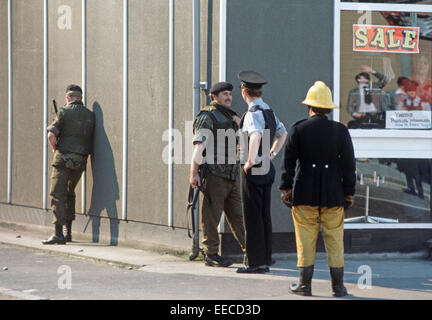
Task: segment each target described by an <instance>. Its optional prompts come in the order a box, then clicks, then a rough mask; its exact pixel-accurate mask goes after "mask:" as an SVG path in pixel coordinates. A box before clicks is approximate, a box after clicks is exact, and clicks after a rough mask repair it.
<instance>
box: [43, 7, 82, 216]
mask: <svg viewBox="0 0 432 320" xmlns="http://www.w3.org/2000/svg"><path fill="white" fill-rule="evenodd" d="M48 30H49V33H48V39H49V42H48V59H49V60H48V61H49V62H48V102H49V108H48V124H49V123H51V122H52V121H53V120H54V119H55V113H54V111H53V107H52V99H56V101H57V105H58V108H60V107H61V106H63V105H64V104H65V103H66V100H65V90H66V87H67V86H68V85H69V84H72V83H74V84H78V85H80V86H82V83H81V0H50V1H49V2H48ZM52 157H53V153H52V152H51V147H50V146H48V205H49V201H50V197H49V187H50V185H51V181H50V177H51V172H52V166H51V162H52ZM75 193H76V206H75V208H76V211H77V212H82V210H81V183H79V184H78V186H77V187H76V189H75Z"/></svg>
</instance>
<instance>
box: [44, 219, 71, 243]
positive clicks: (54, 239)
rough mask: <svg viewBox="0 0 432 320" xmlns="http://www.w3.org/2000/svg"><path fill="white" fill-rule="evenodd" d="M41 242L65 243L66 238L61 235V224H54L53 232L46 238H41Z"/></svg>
mask: <svg viewBox="0 0 432 320" xmlns="http://www.w3.org/2000/svg"><path fill="white" fill-rule="evenodd" d="M42 244H66V239H65V237H64V236H63V226H62V225H61V224H60V225H57V224H56V225H55V234H53V235H52V236H51V237H49V238H48V239H46V240H42Z"/></svg>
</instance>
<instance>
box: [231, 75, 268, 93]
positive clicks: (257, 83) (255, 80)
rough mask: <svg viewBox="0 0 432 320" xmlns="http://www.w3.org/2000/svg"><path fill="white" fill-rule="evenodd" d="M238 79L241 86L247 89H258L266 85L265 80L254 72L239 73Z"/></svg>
mask: <svg viewBox="0 0 432 320" xmlns="http://www.w3.org/2000/svg"><path fill="white" fill-rule="evenodd" d="M238 78H239V80H240V81H241V82H242V85H244V86H245V87H246V88H249V89H260V88H261V87H262V86H263V85H265V84H267V80H266V79H264V77H263V76H262V75H260V74H259V73H258V72H255V71H241V72H240V73H239V74H238Z"/></svg>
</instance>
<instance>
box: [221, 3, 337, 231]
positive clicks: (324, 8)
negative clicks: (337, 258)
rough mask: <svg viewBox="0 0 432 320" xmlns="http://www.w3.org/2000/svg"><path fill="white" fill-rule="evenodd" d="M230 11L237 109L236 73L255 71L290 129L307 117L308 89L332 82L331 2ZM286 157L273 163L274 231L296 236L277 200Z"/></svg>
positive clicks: (239, 105)
mask: <svg viewBox="0 0 432 320" xmlns="http://www.w3.org/2000/svg"><path fill="white" fill-rule="evenodd" d="M227 3H228V8H227V12H228V13H227V80H228V81H232V82H233V83H235V85H234V89H235V90H234V92H233V97H234V98H233V106H234V108H236V110H237V111H238V112H240V113H243V112H245V111H246V109H247V108H246V104H245V103H244V102H243V100H242V98H241V95H240V90H239V89H237V88H238V85H237V84H238V83H239V81H238V80H237V74H238V72H239V71H240V70H245V69H246V70H250V69H252V70H256V71H258V72H260V73H262V74H263V76H264V77H265V78H266V79H267V80H268V84H267V85H266V86H265V87H264V96H263V98H264V100H265V101H266V102H267V103H268V104H269V105H270V107H271V108H272V109H273V110H274V111H275V112H276V113H277V115H278V116H279V118H280V120H281V121H282V122H283V123H284V124H285V126H286V127H287V128H289V127H290V126H291V125H292V124H293V123H295V122H296V121H298V120H300V119H303V118H306V117H307V108H306V106H304V105H302V104H301V101H302V100H303V99H304V97H305V95H306V93H307V90H308V89H309V87H310V86H311V85H312V84H313V83H314V82H315V81H316V80H322V81H324V82H326V83H327V85H328V86H330V87H332V82H333V56H332V48H333V23H331V22H332V21H333V3H332V1H330V0H326V1H322V0H320V1H318V0H307V1H304V0H292V1H286V0H269V1H260V0H238V1H228V2H227ZM282 158H283V157H282V154H280V155H279V156H278V157H277V159H276V160H275V162H274V164H275V167H276V169H277V177H276V181H275V183H274V185H273V198H272V214H273V226H274V227H273V231H274V232H285V231H293V226H292V221H291V214H290V212H289V211H288V210H287V208H286V207H284V206H283V205H282V204H281V201H280V200H279V191H278V186H279V183H280V174H281V171H280V167H281V165H282Z"/></svg>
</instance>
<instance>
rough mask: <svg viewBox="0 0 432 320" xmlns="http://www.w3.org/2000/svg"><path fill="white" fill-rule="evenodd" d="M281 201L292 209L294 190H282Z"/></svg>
mask: <svg viewBox="0 0 432 320" xmlns="http://www.w3.org/2000/svg"><path fill="white" fill-rule="evenodd" d="M281 200H282V202H283V203H284V204H285V205H286V206H287V207H288V208H291V207H292V205H293V199H292V189H289V190H281Z"/></svg>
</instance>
